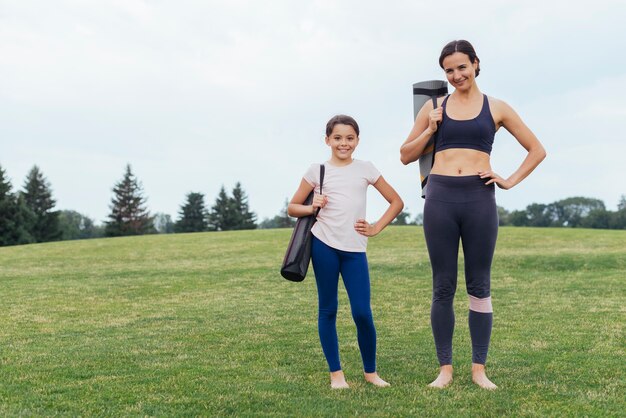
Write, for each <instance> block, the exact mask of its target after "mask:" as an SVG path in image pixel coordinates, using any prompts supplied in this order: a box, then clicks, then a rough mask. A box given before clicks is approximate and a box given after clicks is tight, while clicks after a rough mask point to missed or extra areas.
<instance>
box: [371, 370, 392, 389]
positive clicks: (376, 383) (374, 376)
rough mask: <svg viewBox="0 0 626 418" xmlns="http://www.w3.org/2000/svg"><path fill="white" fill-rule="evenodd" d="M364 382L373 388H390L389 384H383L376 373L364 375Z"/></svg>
mask: <svg viewBox="0 0 626 418" xmlns="http://www.w3.org/2000/svg"><path fill="white" fill-rule="evenodd" d="M365 380H366V381H367V382H370V383H371V384H372V385H374V386H378V387H381V388H384V387H387V386H391V385H390V384H389V383H387V382H385V381H384V380H383V379H381V378H380V376H379V375H378V373H376V372H374V373H365Z"/></svg>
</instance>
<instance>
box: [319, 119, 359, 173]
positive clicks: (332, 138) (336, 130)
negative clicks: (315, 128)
mask: <svg viewBox="0 0 626 418" xmlns="http://www.w3.org/2000/svg"><path fill="white" fill-rule="evenodd" d="M358 144H359V136H358V135H357V133H356V131H355V130H354V128H353V127H352V126H350V125H344V124H342V123H338V124H336V125H335V126H334V127H333V131H332V132H331V134H330V135H329V136H327V137H326V145H328V146H329V147H330V149H331V151H332V158H331V162H333V163H335V164H337V165H345V164H350V163H351V162H352V153H353V152H354V150H355V149H356V146H357V145H358Z"/></svg>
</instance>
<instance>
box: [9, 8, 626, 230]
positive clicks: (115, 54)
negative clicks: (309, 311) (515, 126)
mask: <svg viewBox="0 0 626 418" xmlns="http://www.w3.org/2000/svg"><path fill="white" fill-rule="evenodd" d="M624 22H626V2H624V1H623V0H597V1H594V2H588V1H582V0H569V1H565V0H555V1H550V2H548V1H535V0H527V1H524V2H520V1H508V0H504V1H503V0H486V1H476V2H467V1H457V0H449V1H445V2H441V1H419V0H407V1H394V0H389V1H386V2H379V1H377V2H370V1H363V0H360V1H353V0H349V1H307V0H302V1H290V0H273V1H271V2H259V1H248V0H228V1H211V0H208V1H185V0H182V1H162V0H155V1H146V0H109V1H102V0H100V1H95V0H94V1H92V0H57V1H54V2H49V1H44V0H41V1H30V0H15V1H14V0H0V166H1V167H2V168H3V169H4V170H5V171H6V172H7V175H8V176H9V178H10V179H11V181H12V184H13V187H14V190H19V189H21V188H22V186H23V184H24V179H25V177H26V174H27V173H28V171H29V170H30V169H31V168H32V167H33V165H37V166H38V167H39V168H40V169H41V171H42V172H43V174H44V175H45V177H46V178H47V180H48V181H49V182H50V184H51V187H52V191H53V196H54V198H55V199H56V201H57V206H56V208H57V209H72V210H76V211H78V212H80V213H82V214H85V215H87V216H89V217H91V218H93V219H95V220H96V221H98V222H101V221H104V220H106V217H107V214H108V213H109V212H110V209H109V204H110V201H111V197H112V188H113V186H114V184H115V183H116V182H118V181H119V180H120V179H121V178H122V176H123V173H124V168H125V166H126V164H130V165H131V167H132V170H133V172H134V173H135V174H136V176H137V177H138V179H139V180H140V181H141V183H142V185H143V188H144V193H145V195H146V197H147V205H148V207H149V209H150V211H151V212H152V213H157V212H161V213H167V214H170V215H171V216H172V217H173V218H174V219H176V218H177V217H178V212H179V210H180V206H181V205H182V204H183V203H184V201H185V196H186V194H187V193H189V192H199V193H203V194H204V195H205V199H206V203H207V206H209V207H210V206H211V205H212V204H213V203H214V201H215V198H216V197H217V194H218V192H219V190H220V188H221V187H222V186H224V187H225V188H226V190H227V191H230V190H232V188H233V187H234V186H235V184H236V183H237V182H241V184H242V187H243V189H244V190H245V191H246V193H247V194H248V200H249V205H250V207H251V209H252V210H253V211H254V212H256V214H257V216H258V218H259V220H262V219H264V218H271V217H273V216H274V215H276V214H278V213H279V212H280V211H281V209H282V208H283V206H284V204H285V200H286V199H288V198H291V196H292V195H293V193H294V192H295V190H296V189H297V187H298V185H299V183H300V180H301V178H302V175H303V174H304V172H305V171H306V169H307V168H308V167H309V166H310V164H312V163H319V162H324V161H326V160H328V159H329V157H330V150H329V148H328V147H327V146H326V145H325V144H324V128H325V125H326V122H327V121H328V119H330V117H332V116H333V115H335V114H338V113H344V114H348V115H351V116H353V117H354V118H355V119H356V120H357V121H358V123H359V125H360V128H361V135H360V144H359V146H358V148H357V150H356V151H355V154H354V157H355V158H358V159H362V160H369V161H372V162H373V163H374V165H375V166H376V167H377V168H378V169H379V170H380V171H381V172H382V174H383V176H384V177H385V179H386V180H387V181H388V182H389V183H390V184H391V185H392V186H393V187H394V188H395V189H396V190H397V191H398V192H399V193H400V195H401V196H402V198H403V200H404V202H405V207H406V208H407V210H408V211H409V212H410V213H411V214H412V215H415V214H417V213H420V212H421V211H422V209H423V200H422V199H421V198H420V186H419V169H418V166H417V163H415V164H410V165H407V166H404V165H402V164H401V163H400V158H399V157H400V154H399V148H400V145H401V144H402V143H403V142H404V140H405V139H406V137H407V135H408V133H409V131H410V129H411V127H412V123H413V109H412V84H413V83H415V82H418V81H423V80H431V79H444V78H445V77H444V74H443V71H442V70H441V69H440V68H439V65H438V57H439V54H440V52H441V49H442V47H443V46H444V45H445V44H446V43H448V42H449V41H451V40H454V39H467V40H469V41H470V42H471V43H472V44H473V45H474V47H475V49H476V52H477V54H478V57H479V58H480V60H481V73H480V76H479V77H478V78H477V79H476V80H477V83H478V86H479V88H480V90H481V91H482V92H484V93H485V94H488V95H490V96H493V97H496V98H498V99H501V100H504V101H505V102H507V103H508V104H509V105H511V106H512V107H513V108H514V109H515V111H516V112H517V113H518V114H519V115H520V116H521V117H522V119H523V120H524V122H525V123H526V124H527V125H528V126H529V127H530V129H531V130H532V131H533V132H534V133H535V134H536V135H537V137H538V138H539V140H540V141H541V142H542V143H543V145H544V147H545V148H546V150H547V153H548V156H547V158H546V160H545V161H544V162H543V163H542V164H541V165H540V166H539V167H538V168H537V169H536V170H535V171H534V172H533V173H532V174H531V175H530V176H529V177H528V178H527V179H526V180H524V181H523V182H522V183H520V184H519V185H518V186H516V187H514V188H513V189H511V190H508V191H504V190H498V191H497V194H496V198H497V201H498V204H499V205H500V206H503V207H505V208H506V209H508V210H515V209H523V208H525V207H526V206H527V205H528V204H530V203H551V202H554V201H556V200H559V199H563V198H567V197H572V196H586V197H593V198H597V199H601V200H603V201H604V203H605V204H606V206H607V209H609V210H615V209H616V206H617V203H618V201H619V199H620V196H621V195H623V194H626V181H625V178H626V168H625V164H624V160H625V156H626V141H624V137H625V136H626V135H625V132H626V87H625V86H626V54H625V53H624V41H625V40H626V29H625V28H626V25H625V24H624ZM491 155H492V158H491V164H492V167H493V169H494V171H495V172H497V173H499V174H500V175H502V176H503V177H507V176H508V175H510V174H511V173H512V172H514V171H515V170H516V169H517V167H518V166H519V165H520V164H521V162H522V160H523V159H524V157H525V150H524V149H523V148H522V147H521V146H520V145H519V143H518V142H517V141H516V140H515V138H514V137H512V136H511V135H509V134H508V133H507V132H506V131H505V130H504V129H500V130H499V132H498V134H497V135H496V139H495V144H494V148H493V152H492V154H491ZM385 209H386V202H385V201H384V199H383V198H382V197H381V196H380V195H378V193H377V192H376V190H375V189H373V188H370V190H369V192H368V220H369V221H370V222H373V221H376V219H378V217H380V215H382V213H383V212H384V210H385Z"/></svg>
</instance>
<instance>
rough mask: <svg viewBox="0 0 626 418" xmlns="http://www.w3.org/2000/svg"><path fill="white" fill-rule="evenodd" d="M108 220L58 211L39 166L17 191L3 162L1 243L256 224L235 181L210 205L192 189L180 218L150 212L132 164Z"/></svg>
mask: <svg viewBox="0 0 626 418" xmlns="http://www.w3.org/2000/svg"><path fill="white" fill-rule="evenodd" d="M112 191H113V196H112V198H111V203H110V205H109V208H110V212H109V214H108V216H107V220H106V221H105V222H104V223H103V224H102V225H98V224H96V223H95V222H94V220H93V219H91V218H89V217H88V216H85V215H83V214H81V213H79V212H77V211H74V210H54V208H55V206H56V201H55V199H54V198H53V196H52V188H51V185H50V183H49V182H48V180H47V179H46V178H45V176H44V175H43V173H42V172H41V170H40V169H39V167H37V166H34V167H33V168H32V169H31V170H30V171H29V173H28V175H27V176H26V180H25V181H24V185H23V188H22V190H19V191H13V186H12V185H11V181H10V180H9V178H8V177H7V175H6V171H5V170H4V169H3V168H2V167H1V166H0V246H6V245H18V244H29V243H37V242H49V241H60V240H72V239H85V238H100V237H116V236H127V235H143V234H155V233H173V232H200V231H228V230H237V229H254V228H256V227H257V222H256V214H254V213H253V212H251V211H250V208H249V204H248V197H247V195H246V193H245V191H244V190H243V187H242V186H241V183H237V184H236V185H235V187H234V188H233V190H232V193H231V194H230V195H229V194H227V193H226V189H225V188H224V186H222V188H221V190H220V192H219V195H218V197H217V199H216V201H215V204H214V205H213V207H212V208H210V209H207V208H206V206H205V203H204V195H203V194H202V193H194V192H191V193H188V194H187V195H186V198H185V202H184V203H183V204H182V205H181V209H180V213H179V218H178V219H177V220H176V221H172V219H171V217H170V216H169V215H167V214H163V213H157V214H154V215H152V214H151V213H150V211H149V210H148V207H147V198H146V197H145V196H144V192H143V186H142V185H141V182H140V181H139V180H138V179H137V177H136V176H135V175H134V174H133V172H132V169H131V166H130V164H128V165H127V166H126V169H125V171H124V175H123V177H122V179H121V180H120V181H119V182H117V183H115V185H114V186H113V190H112Z"/></svg>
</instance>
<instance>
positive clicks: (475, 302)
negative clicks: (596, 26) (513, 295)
mask: <svg viewBox="0 0 626 418" xmlns="http://www.w3.org/2000/svg"><path fill="white" fill-rule="evenodd" d="M468 296H469V300H470V306H469V308H470V311H474V312H480V313H492V312H493V307H492V306H491V296H489V297H486V298H483V299H480V298H477V297H474V296H472V295H468Z"/></svg>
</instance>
